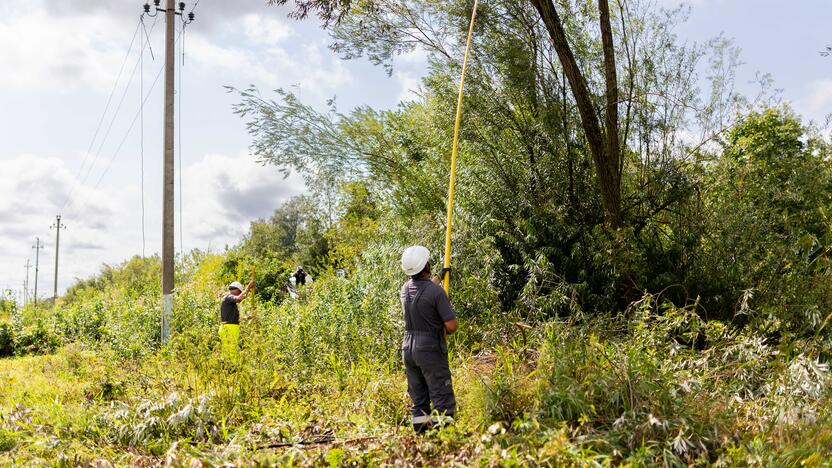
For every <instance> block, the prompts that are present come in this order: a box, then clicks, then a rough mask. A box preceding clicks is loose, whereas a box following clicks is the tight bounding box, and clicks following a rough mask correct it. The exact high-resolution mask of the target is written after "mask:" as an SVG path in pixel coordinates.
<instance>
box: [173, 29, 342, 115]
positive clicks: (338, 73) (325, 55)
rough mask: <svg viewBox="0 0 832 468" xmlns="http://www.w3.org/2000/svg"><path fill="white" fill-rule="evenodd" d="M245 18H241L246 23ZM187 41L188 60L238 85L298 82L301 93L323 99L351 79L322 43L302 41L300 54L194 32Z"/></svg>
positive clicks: (269, 84) (277, 47) (278, 84)
mask: <svg viewBox="0 0 832 468" xmlns="http://www.w3.org/2000/svg"><path fill="white" fill-rule="evenodd" d="M246 18H248V17H246ZM246 18H243V19H242V20H241V21H242V22H243V23H245V21H246ZM188 41H189V42H188V45H187V48H188V56H189V57H190V58H191V59H193V60H194V61H196V62H197V63H198V64H199V65H201V66H203V67H205V70H206V71H208V72H213V73H225V74H227V75H228V76H229V78H230V79H232V78H231V77H233V83H237V84H239V83H240V82H241V79H243V80H249V82H256V83H258V84H260V85H261V86H262V87H277V86H284V87H285V86H289V85H290V84H292V83H299V82H300V83H303V84H304V85H305V86H303V89H302V90H303V93H304V95H306V96H309V95H311V96H313V97H315V98H318V99H323V98H329V97H331V96H332V95H333V94H335V93H336V91H337V90H338V89H339V88H341V87H343V86H345V85H347V84H348V83H350V82H351V81H352V76H351V74H350V71H349V69H347V67H346V66H345V65H344V63H343V62H342V61H341V60H339V59H338V58H337V57H335V56H333V55H332V54H330V53H329V52H328V50H327V49H326V47H325V44H323V43H317V42H312V43H306V44H302V45H300V52H299V53H295V54H290V53H289V52H288V51H287V50H286V49H284V48H283V47H280V46H274V45H263V44H249V46H248V47H245V48H242V47H234V46H224V45H219V44H217V43H215V42H213V41H210V40H208V38H206V37H205V36H202V35H197V34H195V35H193V36H191V38H189V39H188ZM246 84H248V83H245V82H244V84H243V85H242V86H244V85H246Z"/></svg>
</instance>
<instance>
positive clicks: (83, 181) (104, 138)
mask: <svg viewBox="0 0 832 468" xmlns="http://www.w3.org/2000/svg"><path fill="white" fill-rule="evenodd" d="M155 26H156V21H155V20H154V22H153V24H152V25H151V26H150V34H152V33H153V28H154V27H155ZM146 46H147V43H142V50H141V51H142V52H144V49H145V47H146ZM140 62H141V58H139V60H137V61H136V64H135V65H134V66H133V71H132V72H131V73H130V79H129V80H128V81H127V85H126V86H125V87H124V92H123V93H122V94H121V99H120V100H119V101H118V105H117V106H116V110H115V113H114V114H113V118H112V119H111V120H110V124H109V125H108V126H107V131H106V132H105V133H104V137H103V139H102V140H101V142H100V144H99V145H98V150H97V151H96V152H95V156H94V157H93V160H92V164H90V167H88V168H87V173H86V174H85V175H84V178H83V179H81V185H83V184H85V183H86V182H87V179H88V178H89V176H90V174H91V173H92V170H93V168H94V167H95V162H96V161H97V160H98V157H99V156H100V155H101V150H102V148H103V147H104V143H106V142H107V138H108V137H109V136H110V131H111V130H112V129H113V125H114V124H115V123H116V119H117V118H118V113H119V111H120V110H121V106H122V104H123V103H124V99H125V98H126V97H127V92H128V91H129V90H130V84H131V83H132V82H133V77H134V76H136V70H137V69H138V68H139V63H140Z"/></svg>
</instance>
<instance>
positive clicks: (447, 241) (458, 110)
mask: <svg viewBox="0 0 832 468" xmlns="http://www.w3.org/2000/svg"><path fill="white" fill-rule="evenodd" d="M476 18H477V0H474V9H473V11H472V12H471V25H470V26H469V27H468V42H467V43H466V44H465V57H464V58H463V59H462V77H461V78H460V80H459V97H458V98H457V101H456V122H455V123H454V143H453V147H452V148H451V183H450V185H449V186H448V222H447V228H446V231H445V263H444V267H445V274H444V279H443V281H442V287H444V288H445V293H446V294H447V293H448V290H449V289H450V286H451V272H450V271H449V270H448V269H449V268H450V267H451V224H452V223H453V219H454V178H455V176H456V149H457V146H458V145H459V122H460V120H461V119H462V90H463V88H464V87H465V69H466V68H467V67H468V51H470V50H471V38H472V37H473V36H474V20H475V19H476Z"/></svg>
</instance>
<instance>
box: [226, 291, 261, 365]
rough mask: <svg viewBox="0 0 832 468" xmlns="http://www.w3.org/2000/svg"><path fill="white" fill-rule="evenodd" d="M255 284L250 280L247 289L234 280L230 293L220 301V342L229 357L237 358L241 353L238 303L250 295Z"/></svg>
mask: <svg viewBox="0 0 832 468" xmlns="http://www.w3.org/2000/svg"><path fill="white" fill-rule="evenodd" d="M253 286H254V280H251V281H249V283H248V286H246V288H245V289H243V285H242V284H240V283H239V282H237V281H234V282H233V283H231V284H229V285H228V293H227V294H225V295H224V296H223V297H222V302H221V303H220V343H221V345H222V354H223V355H224V356H225V357H227V358H229V359H233V360H236V359H237V358H238V357H239V354H240V345H239V341H240V309H238V308H237V304H238V303H240V302H242V301H243V299H245V298H246V297H247V296H248V292H249V291H250V290H251V288H252V287H253Z"/></svg>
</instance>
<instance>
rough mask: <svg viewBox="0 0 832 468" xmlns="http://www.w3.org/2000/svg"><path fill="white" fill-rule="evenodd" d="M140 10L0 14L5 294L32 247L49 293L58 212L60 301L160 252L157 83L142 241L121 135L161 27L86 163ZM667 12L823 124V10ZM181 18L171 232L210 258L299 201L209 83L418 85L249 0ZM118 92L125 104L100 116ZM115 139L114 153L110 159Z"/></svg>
mask: <svg viewBox="0 0 832 468" xmlns="http://www.w3.org/2000/svg"><path fill="white" fill-rule="evenodd" d="M141 3H142V2H141V1H140V0H139V1H133V0H117V1H109V2H101V1H95V0H75V1H72V2H66V1H61V0H33V1H27V2H3V3H2V4H0V42H1V43H3V44H4V48H3V49H2V50H0V64H2V70H3V73H2V74H0V109H2V110H0V132H2V133H0V171H2V172H3V173H4V174H5V175H6V179H5V181H4V182H3V184H0V220H2V221H0V265H2V268H1V269H0V287H3V288H12V289H20V287H21V283H22V280H23V277H24V275H25V270H24V268H23V265H24V264H25V262H26V259H27V258H30V257H31V258H32V259H33V260H34V252H33V250H32V249H31V245H32V243H33V242H34V239H35V237H36V236H40V237H41V238H42V239H43V240H44V241H45V244H46V247H45V249H44V250H43V251H42V252H41V254H42V255H41V269H40V284H39V293H41V295H44V293H46V295H49V294H51V284H52V274H53V262H54V245H53V244H54V232H53V231H50V229H49V226H50V225H51V224H52V223H53V222H54V216H55V214H57V213H58V212H61V213H62V214H63V217H64V221H65V223H66V224H67V226H68V229H67V231H65V232H63V233H62V235H61V268H60V271H61V275H60V280H59V285H60V288H59V289H60V290H63V289H65V288H66V287H67V286H68V285H70V284H71V283H72V281H74V278H76V277H85V276H89V275H91V274H93V273H95V272H96V271H97V270H98V269H99V267H100V265H101V264H102V263H109V264H113V263H117V262H119V261H121V260H123V259H125V258H128V257H130V256H132V255H134V254H141V253H142V248H143V245H144V250H145V253H147V254H152V253H155V252H157V251H158V249H159V245H160V232H159V231H160V221H161V219H160V214H159V212H160V206H161V197H160V192H161V184H160V180H159V179H160V178H161V141H160V140H161V138H160V137H161V128H162V126H161V117H162V115H161V81H160V83H158V84H157V87H156V88H155V89H154V90H153V91H152V93H150V94H149V96H150V97H149V99H148V101H147V104H146V106H145V111H144V113H143V120H144V139H143V142H144V174H145V181H144V192H145V196H144V204H145V222H144V225H145V229H144V232H145V237H146V239H145V242H144V244H143V242H142V222H141V212H142V210H141V202H142V196H141V192H142V183H141V168H142V166H141V163H140V156H141V143H142V139H141V138H140V132H139V126H138V123H137V124H136V126H135V127H134V128H133V130H132V132H131V133H128V132H127V128H128V126H129V124H130V121H131V119H132V118H133V116H134V115H136V112H137V110H138V108H139V101H140V97H139V96H140V95H139V81H140V80H139V76H140V75H141V76H143V82H144V88H145V92H147V90H148V88H149V86H150V83H151V82H152V81H153V79H154V77H155V75H156V73H157V71H158V70H159V67H161V64H162V62H161V57H160V54H161V51H162V44H161V39H162V25H161V22H160V23H159V24H157V25H156V27H155V28H154V30H153V32H152V34H151V45H152V49H153V51H154V54H156V59H155V61H154V60H152V59H151V58H150V55H149V53H145V56H144V67H143V69H144V73H143V74H142V73H140V72H138V71H137V74H136V75H135V76H134V79H133V81H132V82H131V83H130V85H129V86H126V84H127V81H128V77H129V75H130V72H131V70H132V67H133V66H134V65H135V64H136V63H137V62H138V59H139V55H138V53H137V51H138V44H139V43H140V39H137V40H136V44H135V46H134V49H133V52H131V54H130V56H129V57H128V60H127V61H126V66H125V71H124V72H123V74H122V76H121V80H120V83H119V86H118V87H117V89H116V92H115V97H114V98H113V103H112V104H111V106H110V109H109V112H108V113H107V115H106V116H105V119H104V125H103V128H102V129H101V130H100V131H99V134H98V136H97V139H96V140H95V141H94V144H93V145H92V148H93V149H92V151H91V153H88V152H87V150H88V148H89V147H90V143H91V141H93V135H94V133H95V129H96V125H97V123H98V121H99V119H100V117H101V115H102V111H103V110H104V108H105V103H106V100H107V97H108V96H109V94H110V89H111V88H112V86H113V83H114V81H115V79H116V75H117V73H118V70H119V66H120V65H121V63H122V61H123V59H124V57H125V52H126V51H127V47H128V45H129V43H130V40H131V37H132V36H133V32H134V30H135V28H136V25H137V18H138V13H139V12H140V11H141ZM682 3H684V4H686V5H689V6H690V7H691V8H692V10H691V16H690V19H689V21H688V22H687V23H685V24H683V25H681V26H680V27H679V29H678V33H679V36H680V38H681V39H682V40H687V41H699V42H701V41H705V40H707V39H709V38H712V37H714V36H717V35H719V34H724V35H725V36H727V37H730V38H733V39H734V41H735V43H736V45H737V46H739V47H740V48H741V49H742V59H743V61H744V62H745V64H744V65H743V67H742V68H741V70H740V75H739V82H740V85H741V88H743V89H745V90H746V91H747V92H749V93H752V92H753V91H754V88H753V86H752V85H751V84H748V82H750V81H751V80H752V79H753V78H754V76H755V73H756V72H757V71H760V72H764V73H771V75H772V77H773V78H774V80H775V86H776V87H777V88H781V89H782V90H783V93H782V96H783V98H784V99H785V100H787V101H789V102H790V103H791V104H792V106H793V107H794V109H795V110H797V111H798V112H799V113H801V114H802V115H804V116H805V117H807V118H811V119H815V120H822V119H823V118H824V117H825V115H826V114H827V113H829V112H830V111H832V73H830V72H832V58H823V57H821V56H820V55H819V54H818V51H820V50H821V49H822V48H823V46H824V45H826V44H829V43H832V32H830V31H832V29H830V28H829V24H830V21H832V2H829V1H828V0H825V1H820V0H800V1H785V0H779V1H776V0H721V1H720V0H692V1H690V2H682ZM191 4H192V2H188V5H189V6H188V8H190V5H191ZM659 4H664V5H676V4H679V2H678V1H676V2H674V1H671V0H659ZM195 13H196V15H197V21H196V22H195V23H194V24H192V25H190V26H188V28H187V30H186V33H185V36H184V37H185V41H184V45H185V65H184V67H181V68H180V69H179V71H180V72H182V80H183V82H182V89H181V93H182V94H181V98H182V107H181V111H182V112H181V114H182V115H181V118H182V126H181V127H182V167H183V168H184V170H183V184H182V194H183V204H182V206H183V207H184V210H183V213H182V216H183V219H184V226H185V229H184V230H183V231H182V237H183V241H184V247H185V249H186V250H188V249H191V248H197V247H198V248H202V249H205V248H209V247H210V248H212V249H214V250H221V249H222V248H224V246H225V245H227V244H233V243H235V242H236V241H237V240H239V238H240V237H241V236H242V235H243V234H244V233H245V231H246V230H247V228H248V223H249V222H250V221H251V220H253V219H255V218H257V217H262V216H268V215H269V214H270V213H271V212H272V211H273V210H274V208H275V207H276V206H278V205H279V204H280V203H281V202H282V201H283V200H285V199H286V198H288V197H290V196H292V195H295V194H298V193H301V192H302V191H303V184H302V181H301V180H300V179H299V178H298V177H290V178H289V179H283V178H282V176H281V175H280V174H279V173H278V171H277V170H276V168H273V167H261V166H259V165H257V164H256V163H255V162H254V161H253V159H252V158H251V156H250V155H249V154H248V144H249V137H248V135H247V134H246V132H245V127H244V122H243V121H242V120H241V119H239V118H238V117H237V116H235V115H233V114H232V113H231V106H232V105H233V104H234V103H235V102H236V98H235V97H234V95H231V94H228V93H226V91H225V89H224V88H223V86H225V85H230V86H236V87H240V88H242V87H246V86H248V85H250V84H253V85H256V86H257V87H259V88H260V89H261V90H262V91H263V92H264V93H266V92H268V90H270V89H274V88H278V87H283V88H287V89H291V90H294V91H296V92H299V93H300V96H301V98H302V99H303V100H304V101H307V102H310V103H312V104H314V105H317V106H323V105H324V102H325V101H326V99H327V98H330V97H333V96H336V97H337V101H338V105H339V108H340V109H342V110H348V109H350V108H352V107H355V106H358V105H370V106H373V107H376V108H389V107H393V106H395V105H396V104H397V103H398V102H399V101H400V100H401V99H406V98H408V96H410V95H411V94H410V90H413V89H415V88H417V87H418V84H419V78H420V77H421V75H422V74H423V73H424V70H425V64H424V58H423V57H422V56H421V55H420V54H418V53H415V54H412V55H410V56H406V57H401V58H400V59H399V60H397V62H396V63H395V69H394V73H393V76H391V77H388V76H387V74H386V73H385V72H384V70H383V69H381V68H379V67H374V66H372V65H370V64H369V63H367V62H366V61H364V60H355V61H350V62H344V61H341V60H339V59H338V58H337V57H336V56H334V55H333V54H332V53H331V52H330V51H329V50H328V49H327V44H328V39H327V36H326V34H325V32H323V31H321V30H320V29H319V27H318V26H317V24H316V23H315V22H314V21H307V22H295V21H292V20H289V19H287V18H286V10H283V9H278V8H274V7H266V6H264V2H263V1H262V0H236V1H234V2H220V1H217V0H201V1H200V3H199V5H198V7H197V9H196V11H195ZM151 24H152V19H151V20H147V27H148V28H150V26H151ZM180 45H181V41H180ZM125 90H126V91H125ZM122 93H125V94H124V102H123V104H122V106H121V109H120V112H119V113H118V114H117V115H116V116H115V119H114V120H113V118H112V117H113V114H114V113H113V111H114V110H115V107H116V104H117V102H118V101H119V100H120V98H121V96H122ZM111 120H112V121H113V124H112V129H111V131H110V133H109V136H108V138H107V139H106V140H104V139H103V135H104V133H105V132H106V128H107V127H109V125H110V122H111ZM122 139H124V145H123V146H122V148H121V150H120V151H119V152H118V153H116V148H117V147H118V145H119V142H120V141H121V140H122ZM99 146H100V147H101V151H100V152H98V151H97V149H98V147H99ZM95 154H98V157H97V158H96V157H95ZM111 158H112V163H110V162H109V161H110V160H111ZM93 160H95V164H92V165H91V164H90V161H93ZM82 165H83V166H84V170H83V171H81V170H80V169H82ZM88 168H90V169H89V176H88V177H86V178H85V177H84V176H85V175H86V173H87V170H88ZM102 174H103V176H102ZM99 178H100V180H101V182H100V184H99V185H97V186H96V182H97V181H98V180H99ZM177 182H178V181H177ZM70 193H71V194H72V196H71V197H69V194H70ZM65 203H67V206H64V204H65ZM177 207H178V205H177ZM178 221H179V218H178V215H177V222H178ZM178 248H179V236H178V235H177V249H178ZM32 274H33V273H32ZM32 282H33V281H32Z"/></svg>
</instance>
